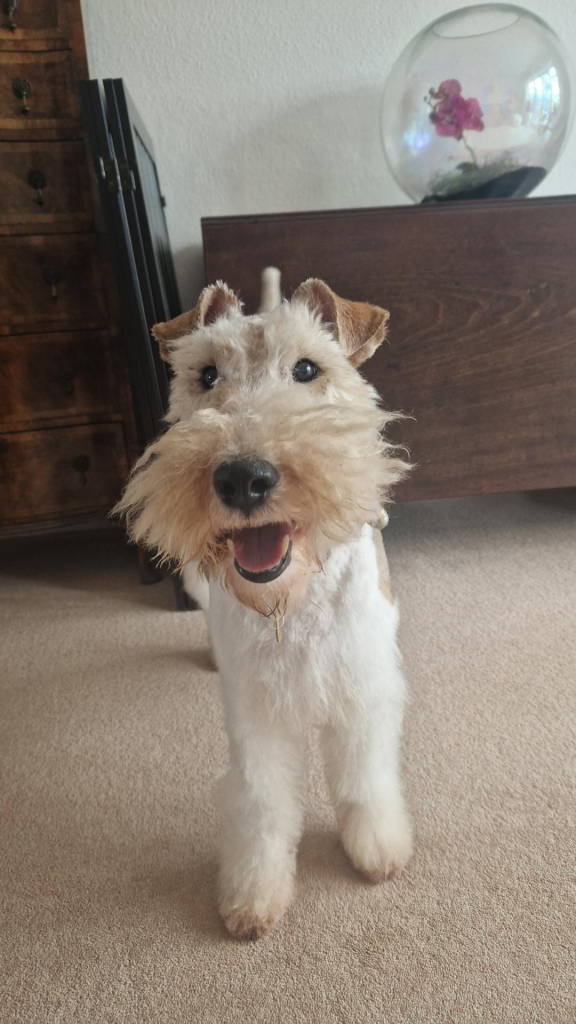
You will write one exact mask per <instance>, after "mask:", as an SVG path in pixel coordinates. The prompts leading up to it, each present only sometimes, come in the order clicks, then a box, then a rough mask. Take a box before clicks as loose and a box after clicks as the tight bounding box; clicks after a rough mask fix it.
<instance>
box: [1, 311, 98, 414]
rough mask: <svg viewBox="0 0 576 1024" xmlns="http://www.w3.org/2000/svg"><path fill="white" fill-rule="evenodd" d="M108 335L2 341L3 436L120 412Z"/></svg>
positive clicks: (71, 333) (67, 334)
mask: <svg viewBox="0 0 576 1024" xmlns="http://www.w3.org/2000/svg"><path fill="white" fill-rule="evenodd" d="M113 365H114V364H113V353H112V348H111V342H110V335H109V334H108V333H107V332H106V331H86V332H76V331H66V332H65V333H63V334H36V335H31V336H28V335H20V336H12V337H10V338H0V430H1V429H3V428H4V429H8V428H10V429H14V428H15V427H16V426H18V427H19V429H22V424H26V425H31V426H35V425H36V424H37V423H39V422H40V421H45V420H46V421H49V420H50V419H56V418H58V419H59V420H62V419H72V418H78V419H79V418H81V417H82V418H85V417H87V416H89V417H95V416H100V417H104V418H106V419H108V418H113V414H114V412H115V411H116V409H117V408H118V391H117V386H116V381H115V379H114V370H113Z"/></svg>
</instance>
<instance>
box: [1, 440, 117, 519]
mask: <svg viewBox="0 0 576 1024" xmlns="http://www.w3.org/2000/svg"><path fill="white" fill-rule="evenodd" d="M126 472H127V461H126V451H125V445H124V434H123V430H122V426H121V425H120V424H116V423H98V424H92V425H90V426H83V427H59V428H57V429H54V430H33V431H30V432H26V433H21V434H4V435H1V436H0V525H2V526H7V525H10V524H13V523H18V522H27V521H30V520H38V519H53V518H56V517H58V516H62V515H74V514H75V513H79V512H93V511H98V510H108V509H110V508H111V507H112V505H113V504H114V502H115V501H116V500H117V498H118V496H119V495H120V492H121V490H122V486H123V483H124V481H125V478H126Z"/></svg>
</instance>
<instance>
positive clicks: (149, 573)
mask: <svg viewBox="0 0 576 1024" xmlns="http://www.w3.org/2000/svg"><path fill="white" fill-rule="evenodd" d="M138 565H139V566H140V579H141V581H142V583H144V584H145V585H146V586H147V585H148V584H150V583H160V580H162V579H163V578H164V575H163V573H162V570H161V569H160V567H159V566H158V565H157V563H156V562H155V561H154V558H153V556H152V555H151V554H150V552H149V551H147V550H146V548H142V547H140V545H138Z"/></svg>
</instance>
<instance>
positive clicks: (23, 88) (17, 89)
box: [12, 78, 32, 114]
mask: <svg viewBox="0 0 576 1024" xmlns="http://www.w3.org/2000/svg"><path fill="white" fill-rule="evenodd" d="M12 92H13V93H14V95H15V96H17V97H18V99H19V100H22V107H21V108H20V109H21V110H22V113H23V114H27V113H28V111H29V110H30V107H29V106H28V103H27V99H28V97H29V95H30V93H31V92H32V86H31V85H30V82H27V81H26V79H25V78H14V79H13V80H12Z"/></svg>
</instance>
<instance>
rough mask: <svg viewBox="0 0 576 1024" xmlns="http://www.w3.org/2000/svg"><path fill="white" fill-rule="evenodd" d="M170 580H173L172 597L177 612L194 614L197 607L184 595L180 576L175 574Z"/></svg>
mask: <svg viewBox="0 0 576 1024" xmlns="http://www.w3.org/2000/svg"><path fill="white" fill-rule="evenodd" d="M172 579H173V580H174V596H175V598H176V608H177V610H178V611H179V612H195V611H197V610H198V608H199V605H198V604H197V603H196V601H194V599H193V598H191V597H190V595H189V594H187V593H186V591H185V590H184V587H183V586H182V574H181V573H179V572H175V573H174V575H173V577H172Z"/></svg>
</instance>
